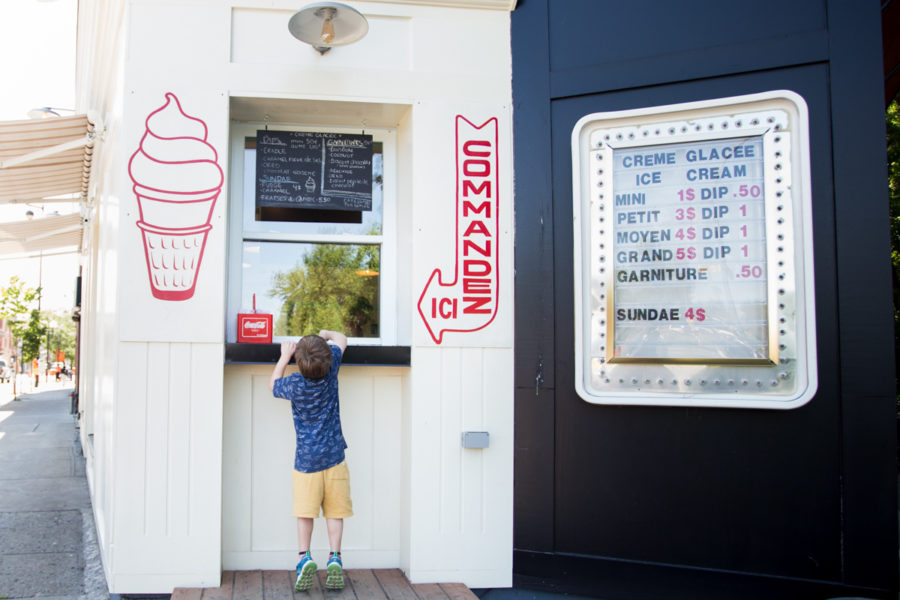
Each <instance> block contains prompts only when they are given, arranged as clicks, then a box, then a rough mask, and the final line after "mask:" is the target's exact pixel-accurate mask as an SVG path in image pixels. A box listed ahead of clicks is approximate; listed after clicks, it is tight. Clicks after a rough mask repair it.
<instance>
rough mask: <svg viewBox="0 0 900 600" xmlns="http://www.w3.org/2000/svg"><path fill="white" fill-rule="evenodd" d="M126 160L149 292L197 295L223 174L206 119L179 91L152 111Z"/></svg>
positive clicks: (176, 297)
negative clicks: (190, 109)
mask: <svg viewBox="0 0 900 600" xmlns="http://www.w3.org/2000/svg"><path fill="white" fill-rule="evenodd" d="M145 124H146V130H145V132H144V135H143V137H141V142H140V145H139V146H138V149H137V150H136V151H135V152H134V154H132V156H131V160H129V161H128V174H129V175H130V176H131V181H132V182H133V183H134V188H133V189H134V193H135V196H136V197H137V203H138V211H139V213H140V220H139V221H138V222H137V226H138V228H139V229H140V230H141V234H142V236H143V241H144V256H145V258H146V260H147V275H148V277H149V279H150V291H151V292H152V293H153V296H154V297H155V298H159V299H160V300H187V299H189V298H191V297H193V295H194V289H195V287H196V285H197V275H198V273H199V270H200V262H201V260H202V259H203V249H204V248H205V247H206V238H207V236H208V234H209V231H210V229H212V225H210V218H211V217H212V212H213V209H214V208H215V204H216V199H217V198H218V197H219V192H220V191H221V189H222V183H223V181H224V175H223V172H222V168H221V167H220V166H219V164H218V155H217V154H216V150H215V148H213V147H212V146H211V145H210V144H209V143H208V142H207V141H206V136H207V129H206V123H204V122H203V121H202V120H201V119H198V118H197V117H192V116H190V115H188V114H187V113H185V112H184V110H182V108H181V103H180V102H179V100H178V98H177V97H176V96H175V94H172V93H167V94H166V101H165V104H163V105H162V106H161V107H159V108H158V109H156V110H154V111H153V112H151V113H150V114H149V115H148V116H147V119H146V121H145Z"/></svg>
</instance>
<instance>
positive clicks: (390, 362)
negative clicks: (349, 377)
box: [225, 344, 410, 367]
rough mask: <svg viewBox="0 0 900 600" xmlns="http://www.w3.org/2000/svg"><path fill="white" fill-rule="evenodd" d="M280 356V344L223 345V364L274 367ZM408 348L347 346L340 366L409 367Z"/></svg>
mask: <svg viewBox="0 0 900 600" xmlns="http://www.w3.org/2000/svg"><path fill="white" fill-rule="evenodd" d="M279 356H281V344H225V364H269V365H274V364H275V363H276V362H278V358H279ZM409 357H410V347H409V346H348V347H347V351H346V352H345V353H344V359H343V360H342V361H341V364H342V365H348V366H359V365H364V366H376V367H378V366H381V367H408V366H410V358H409Z"/></svg>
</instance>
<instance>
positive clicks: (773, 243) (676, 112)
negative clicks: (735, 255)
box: [572, 90, 818, 409]
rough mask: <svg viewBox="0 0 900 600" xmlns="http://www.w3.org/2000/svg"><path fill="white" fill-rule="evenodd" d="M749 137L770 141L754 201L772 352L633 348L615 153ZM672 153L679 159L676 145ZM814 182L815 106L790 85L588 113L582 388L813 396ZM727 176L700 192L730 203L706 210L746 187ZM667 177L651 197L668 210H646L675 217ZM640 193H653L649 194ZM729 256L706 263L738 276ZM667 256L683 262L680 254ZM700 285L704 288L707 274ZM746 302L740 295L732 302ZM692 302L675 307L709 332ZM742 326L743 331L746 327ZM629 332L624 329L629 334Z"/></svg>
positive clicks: (579, 346) (708, 399) (676, 396)
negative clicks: (622, 300) (622, 301)
mask: <svg viewBox="0 0 900 600" xmlns="http://www.w3.org/2000/svg"><path fill="white" fill-rule="evenodd" d="M747 138H750V139H752V140H754V142H755V143H756V147H757V148H758V147H759V146H760V144H759V142H758V140H762V143H761V147H762V153H763V156H762V161H761V163H762V174H761V175H760V177H761V178H760V180H759V186H755V187H760V188H762V191H761V197H760V199H759V206H757V207H755V208H756V210H757V214H758V213H759V212H763V213H764V215H763V217H762V218H761V219H760V224H759V229H760V235H761V236H762V237H761V238H760V240H759V241H758V247H757V248H756V250H757V252H756V258H757V262H756V263H755V264H754V266H753V267H752V268H753V275H754V277H756V278H758V280H759V281H758V283H755V285H756V290H757V291H756V296H757V297H758V298H757V299H756V300H755V301H756V302H757V304H759V311H760V312H761V313H762V314H764V315H765V318H764V325H765V327H764V331H765V334H764V338H765V339H764V340H762V346H763V347H764V348H765V352H764V353H763V354H762V355H760V354H759V352H758V351H757V353H756V354H754V355H752V356H749V355H748V356H729V355H728V354H727V352H725V351H722V350H721V349H717V346H716V344H715V343H713V344H711V348H701V347H699V346H698V347H697V348H696V349H695V350H689V351H688V350H686V349H687V346H686V345H685V344H682V345H681V347H680V350H679V349H678V348H679V346H678V344H672V345H671V348H668V349H666V348H665V347H664V346H665V343H660V344H658V346H660V347H662V350H659V354H658V355H655V354H653V352H656V351H657V350H652V351H649V352H650V353H649V354H647V353H646V352H648V351H646V350H644V349H642V348H639V347H637V346H635V347H634V348H630V349H629V348H628V347H626V346H625V345H622V344H618V345H617V343H616V331H617V324H616V314H617V313H616V307H617V305H616V294H617V293H619V294H620V295H621V296H623V297H624V296H625V289H624V288H625V286H624V285H622V286H620V287H621V288H622V291H621V292H617V282H619V283H622V282H624V281H629V280H628V279H627V275H626V276H625V277H624V278H623V277H622V274H621V273H619V272H618V271H617V268H618V266H617V264H618V263H617V258H616V257H617V256H618V255H617V254H616V243H617V239H618V240H619V241H622V240H623V239H624V238H622V237H621V236H620V237H618V238H617V237H616V231H617V230H624V229H625V226H624V225H622V226H620V225H618V224H617V221H618V223H622V222H623V221H625V220H624V219H623V218H622V214H623V213H620V212H617V211H618V210H619V204H621V202H619V200H622V199H623V198H622V196H621V195H620V197H619V198H618V199H617V197H616V195H615V189H614V187H615V186H614V183H613V181H614V178H615V175H616V174H617V169H618V174H619V175H620V177H619V179H618V181H619V182H620V183H619V184H618V185H619V186H620V187H622V189H625V187H624V185H623V184H622V183H621V182H622V181H624V179H622V177H621V174H622V172H623V170H624V167H625V164H624V163H622V164H620V162H621V161H619V162H615V161H614V157H615V156H616V152H618V153H619V154H618V156H623V155H628V151H629V150H630V149H635V150H637V149H642V148H646V149H647V152H648V153H654V154H657V155H659V154H661V150H662V149H666V150H669V151H673V152H674V151H676V150H677V151H681V150H684V149H686V148H689V147H690V146H689V145H690V144H694V145H695V147H703V146H706V147H709V146H710V144H711V143H713V142H724V143H728V142H729V141H730V140H733V141H734V144H740V143H742V141H741V140H745V139H747ZM654 150H656V152H654ZM669 159H670V161H673V162H672V164H675V162H674V161H675V159H674V158H673V156H669ZM604 161H605V162H604ZM632 162H633V159H632ZM751 162H756V163H757V166H758V163H759V162H760V161H759V160H758V157H756V158H754V160H753V161H751ZM709 164H714V163H709ZM678 168H679V167H677V166H673V167H671V169H673V170H677V169H678ZM680 168H682V169H684V166H683V165H682V167H680ZM646 172H647V173H652V172H657V170H656V169H652V170H647V171H646ZM684 172H685V173H687V171H686V170H685V171H684ZM710 173H711V172H710ZM693 175H695V176H696V171H694V173H693ZM642 176H643V177H645V179H644V180H643V182H645V183H646V184H647V185H648V186H649V187H648V188H647V189H648V191H650V192H652V191H653V187H654V184H656V183H660V181H661V177H657V178H656V179H654V178H653V176H652V175H650V176H648V175H642ZM636 177H637V176H636ZM810 181H811V180H810V163H809V118H808V109H807V106H806V102H805V101H804V100H803V98H802V97H801V96H799V95H798V94H796V93H794V92H791V91H786V90H776V91H771V92H764V93H761V94H752V95H747V96H737V97H731V98H720V99H714V100H705V101H701V102H691V103H686V104H675V105H668V106H660V107H648V108H640V109H633V110H625V111H614V112H604V113H594V114H590V115H586V116H584V117H583V118H581V119H580V120H579V121H578V123H576V125H575V127H574V128H573V131H572V183H573V221H574V268H575V354H576V361H575V365H576V367H575V388H576V391H577V392H578V394H579V396H581V397H582V398H583V399H584V400H586V401H588V402H591V403H595V404H617V405H620V404H624V405H669V406H694V407H699V406H708V407H732V408H775V409H792V408H797V407H799V406H802V405H803V404H805V403H807V402H808V401H809V400H810V399H811V398H812V397H813V395H814V394H815V392H816V389H817V386H818V377H817V371H816V337H815V295H814V286H813V245H812V197H811V193H810ZM721 183H722V182H721V181H712V180H709V181H708V182H707V181H704V182H700V183H699V184H698V189H697V190H696V192H697V194H698V196H699V194H700V192H701V191H703V192H704V193H705V194H707V195H708V196H712V195H713V194H714V193H715V192H714V191H713V190H714V189H715V188H720V189H722V188H727V189H728V190H729V193H728V196H729V198H728V200H726V201H723V203H721V204H715V202H716V201H715V200H713V201H712V203H709V202H707V203H706V204H701V203H700V202H696V203H694V204H693V206H696V207H697V211H698V213H697V215H698V218H699V211H700V208H699V207H700V206H706V207H707V209H708V210H709V211H710V213H712V212H714V210H713V209H714V208H715V206H727V205H729V204H728V202H729V201H732V198H731V197H732V196H734V197H736V196H737V194H736V191H737V188H738V187H739V186H738V185H737V184H736V183H735V184H734V185H732V186H731V187H729V186H727V185H726V186H720V184H721ZM725 183H726V184H727V183H728V182H727V181H726V182H725ZM663 187H665V186H664V185H663V184H662V183H660V185H658V186H657V191H656V192H655V194H652V195H651V196H650V202H651V207H655V208H657V209H659V210H654V211H644V212H646V213H647V214H648V215H649V214H650V213H651V212H655V213H656V215H657V218H658V215H659V214H660V213H662V214H664V215H670V217H669V218H675V217H674V211H675V210H676V208H675V205H673V204H672V203H671V202H670V196H671V193H670V191H669V190H666V191H665V192H663V191H661V190H662V189H663ZM700 188H703V189H702V190H701V189H700ZM732 192H735V193H732ZM697 199H698V200H699V197H698V198H697ZM654 200H655V201H656V204H655V205H654V204H653V202H654ZM641 201H642V202H646V199H645V198H643V197H642V198H641ZM732 202H737V200H733V201H732ZM730 206H732V207H735V206H736V205H735V204H733V203H732V204H730ZM635 214H636V216H640V214H639V213H635ZM679 214H680V216H683V214H684V213H679ZM733 214H734V213H733ZM649 218H650V217H649V216H648V219H649ZM691 218H693V217H691ZM629 222H630V221H629ZM723 222H725V221H723ZM663 225H665V223H663ZM763 227H764V235H762V232H761V230H762V229H763ZM660 231H663V230H662V229H661V230H660ZM665 231H666V234H665V235H667V236H669V235H671V233H672V232H671V228H667V229H665ZM745 235H746V234H745ZM669 239H670V238H669ZM626 246H627V245H626ZM623 247H625V246H623ZM627 247H629V248H632V249H635V248H637V249H641V250H646V249H648V248H651V249H653V248H656V249H660V248H662V246H661V245H659V244H657V245H656V246H653V245H652V244H651V245H650V246H647V245H642V243H637V244H632V245H630V246H627ZM695 249H696V250H700V248H695ZM666 253H668V250H666ZM744 253H745V254H746V253H747V250H746V249H744ZM763 253H764V255H763ZM660 260H662V259H660ZM698 261H699V259H698ZM723 261H724V259H719V261H718V262H717V261H716V260H710V261H709V265H708V266H706V267H703V268H704V269H708V270H709V271H710V272H713V271H716V272H717V273H718V274H717V277H719V280H723V278H724V277H725V276H726V275H725V274H724V273H725V272H726V271H727V276H728V277H734V276H735V271H734V267H735V265H734V264H726V263H725V262H723ZM699 262H702V261H699ZM748 262H749V261H748ZM660 264H663V266H674V264H673V263H671V262H670V263H667V264H666V263H660ZM682 264H684V263H682ZM698 264H699V263H698ZM729 269H731V270H729ZM697 270H698V271H699V268H698V269H697ZM646 271H647V270H646V269H645V270H643V271H641V272H642V273H646ZM670 272H671V269H670ZM682 272H683V271H682ZM738 273H740V272H739V271H738ZM737 277H741V275H740V274H738V275H737ZM763 280H764V283H763ZM631 281H634V279H632V280H631ZM681 285H682V286H684V285H685V284H681ZM687 285H688V286H690V285H691V284H687ZM693 285H694V287H695V288H696V290H700V291H702V289H703V288H702V286H703V285H707V284H706V283H705V282H704V283H699V284H693ZM719 285H725V286H726V287H727V286H728V285H729V284H728V283H725V284H719ZM763 285H764V288H763V287H762V286H763ZM698 286H699V287H698ZM732 287H733V286H732ZM660 289H661V294H660V297H661V298H666V292H665V288H660ZM708 289H712V288H708ZM729 289H730V288H729ZM763 290H764V291H763ZM639 291H643V292H644V293H645V295H646V294H648V293H649V294H652V293H653V291H654V288H653V287H651V286H649V285H648V286H645V287H644V289H643V290H639ZM691 295H694V296H695V295H696V294H691ZM669 296H674V294H671V293H670V294H669ZM760 299H761V300H762V302H764V305H763V304H761V303H760ZM740 306H741V301H740V300H737V301H735V302H734V303H733V305H732V307H740ZM681 310H682V311H683V312H682V313H681V314H678V313H677V312H676V315H678V316H677V318H679V319H681V323H679V325H678V329H679V330H685V329H687V330H688V331H692V332H693V333H694V335H695V338H696V339H701V337H698V336H699V334H698V332H700V330H701V328H702V326H701V324H700V323H696V322H694V321H696V319H694V318H693V317H692V318H691V322H689V323H688V322H687V319H686V318H685V316H684V307H682V308H681ZM619 314H621V313H619ZM620 327H621V329H622V331H625V328H624V327H622V326H620ZM644 327H645V328H646V331H647V332H652V333H654V334H656V335H657V336H658V338H659V339H662V340H663V341H665V339H666V337H665V336H666V335H669V338H668V339H675V338H677V334H673V333H672V332H673V331H675V330H674V329H673V328H671V327H669V329H668V330H667V329H666V328H665V327H664V326H659V327H658V328H657V330H655V331H654V330H653V327H654V326H652V325H646V326H644ZM758 328H760V329H762V327H761V326H758ZM733 329H734V331H736V332H738V333H740V332H741V331H742V330H741V329H740V327H739V326H735V327H734V328H733ZM620 338H622V339H624V335H620ZM759 345H760V341H759V340H757V346H759ZM724 347H725V345H724V344H723V345H722V348H724ZM672 348H675V349H674V350H673V349H672ZM629 352H630V353H631V354H630V355H628V353H629ZM642 353H644V354H642Z"/></svg>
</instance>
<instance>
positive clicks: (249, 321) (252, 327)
mask: <svg viewBox="0 0 900 600" xmlns="http://www.w3.org/2000/svg"><path fill="white" fill-rule="evenodd" d="M268 330H269V321H268V319H266V318H259V319H254V318H252V317H248V318H245V319H244V320H243V321H242V322H241V335H242V336H244V337H266V336H268Z"/></svg>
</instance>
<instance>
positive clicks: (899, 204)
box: [885, 100, 900, 413]
mask: <svg viewBox="0 0 900 600" xmlns="http://www.w3.org/2000/svg"><path fill="white" fill-rule="evenodd" d="M885 122H886V127H887V159H888V190H889V192H890V214H891V262H892V263H893V267H894V268H893V273H892V275H893V281H894V361H895V362H894V365H895V371H896V374H897V375H898V376H900V106H898V105H897V101H896V100H895V101H893V102H891V103H890V104H889V105H888V107H887V111H886V118H885ZM898 392H900V386H898ZM897 409H898V413H900V393H898V396H897Z"/></svg>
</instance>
